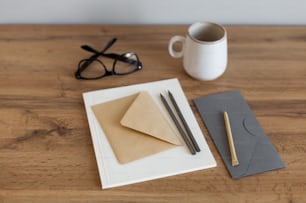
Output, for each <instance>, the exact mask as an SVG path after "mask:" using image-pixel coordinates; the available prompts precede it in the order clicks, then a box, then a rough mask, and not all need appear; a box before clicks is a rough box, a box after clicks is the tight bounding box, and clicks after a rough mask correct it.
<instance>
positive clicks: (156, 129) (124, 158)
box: [92, 91, 181, 164]
mask: <svg viewBox="0 0 306 203" xmlns="http://www.w3.org/2000/svg"><path fill="white" fill-rule="evenodd" d="M92 110H93V112H94V114H95V116H96V118H97V120H98V122H99V124H100V125H101V127H102V128H103V130H104V132H105V134H106V136H107V139H108V141H109V143H110V145H111V147H112V149H113V151H114V153H115V155H116V157H117V159H118V161H119V162H120V163H121V164H124V163H128V162H131V161H134V160H137V159H141V158H144V157H146V156H149V155H153V154H156V153H159V152H162V151H165V150H168V149H171V148H173V147H176V146H177V145H181V143H180V140H179V138H178V136H177V134H176V133H175V131H174V130H173V129H172V128H171V126H170V125H169V123H168V122H167V120H166V119H165V118H164V116H163V114H162V113H161V112H160V110H159V108H158V107H157V106H156V104H155V103H154V101H153V99H152V98H151V96H150V95H149V94H148V93H147V92H145V91H143V92H140V93H138V94H133V95H130V96H126V97H123V98H119V99H116V100H112V101H108V102H105V103H102V104H97V105H94V106H92Z"/></svg>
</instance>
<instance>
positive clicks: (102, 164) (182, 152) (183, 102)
mask: <svg viewBox="0 0 306 203" xmlns="http://www.w3.org/2000/svg"><path fill="white" fill-rule="evenodd" d="M168 90H170V91H171V92H172V93H173V95H174V96H175V98H176V100H177V103H178V105H179V107H180V109H181V111H182V113H183V115H184V117H185V119H186V121H187V123H188V125H189V127H190V129H191V131H192V132H193V134H194V137H195V139H196V141H197V142H198V144H199V146H200V149H201V152H200V153H197V154H196V155H192V154H191V153H190V152H189V150H188V148H187V146H186V145H184V144H183V142H182V145H177V146H175V147H171V148H170V149H167V150H165V151H162V152H159V153H155V154H152V155H150V156H145V157H144V158H140V159H137V160H133V161H131V162H127V163H122V162H121V163H120V162H119V161H118V159H117V157H116V155H115V153H114V151H113V148H112V147H111V145H110V143H109V139H108V138H107V136H106V134H105V129H103V128H102V127H101V126H103V125H100V124H99V121H98V119H97V117H96V116H95V114H94V111H93V106H95V105H98V104H102V103H106V102H110V101H113V100H117V99H120V98H124V97H127V96H130V95H133V94H137V93H139V92H144V91H145V92H148V93H149V94H150V96H151V97H152V99H153V101H154V102H155V103H156V105H157V107H158V108H159V110H160V112H161V113H162V114H163V115H164V117H165V119H166V121H167V122H168V123H169V124H170V125H171V126H172V128H173V129H174V130H176V127H175V125H174V123H173V122H172V120H171V117H170V116H169V115H168V113H167V111H166V109H165V108H164V106H163V104H162V102H161V100H160V93H166V92H167V91H168ZM83 98H84V102H85V108H86V113H87V117H88V122H89V127H90V131H91V135H92V140H93V145H94V150H95V154H96V159H97V163H98V168H99V173H100V178H101V182H102V189H105V188H111V187H117V186H122V185H127V184H132V183H137V182H142V181H147V180H152V179H157V178H162V177H167V176H172V175H176V174H182V173H186V172H191V171H195V170H201V169H206V168H210V167H215V166H216V162H215V160H214V158H213V156H212V154H211V152H210V150H209V148H208V145H207V143H206V141H205V139H204V136H203V134H202V131H201V129H200V127H199V125H198V123H197V121H196V119H195V117H194V115H193V113H192V110H191V108H190V106H189V104H188V101H187V99H186V97H185V95H184V92H183V90H182V88H181V86H180V84H179V82H178V80H177V79H170V80H163V81H157V82H151V83H144V84H138V85H131V86H125V87H118V88H111V89H105V90H98V91H92V92H87V93H84V94H83ZM101 116H102V117H103V115H101ZM105 119H107V118H105ZM176 133H177V134H178V135H179V133H178V132H176Z"/></svg>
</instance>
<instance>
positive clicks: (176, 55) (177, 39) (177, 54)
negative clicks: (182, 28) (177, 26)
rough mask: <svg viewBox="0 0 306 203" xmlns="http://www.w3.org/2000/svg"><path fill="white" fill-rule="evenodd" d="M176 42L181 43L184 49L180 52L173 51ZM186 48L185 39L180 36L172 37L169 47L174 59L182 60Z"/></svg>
mask: <svg viewBox="0 0 306 203" xmlns="http://www.w3.org/2000/svg"><path fill="white" fill-rule="evenodd" d="M176 42H179V43H181V44H182V49H181V50H180V51H175V50H174V49H173V45H174V43H176ZM184 46H185V37H183V36H179V35H176V36H173V37H171V39H170V41H169V46H168V51H169V54H170V55H171V56H172V57H173V58H181V57H182V56H183V55H184Z"/></svg>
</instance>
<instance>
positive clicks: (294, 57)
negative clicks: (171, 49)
mask: <svg viewBox="0 0 306 203" xmlns="http://www.w3.org/2000/svg"><path fill="white" fill-rule="evenodd" d="M226 28H227V30H228V38H229V64H228V69H227V71H226V72H225V74H224V75H223V76H222V77H221V78H219V79H217V80H215V81H210V82H203V81H197V80H194V79H192V78H190V77H189V76H188V75H186V74H185V72H184V70H183V68H182V62H181V60H179V59H173V58H171V57H170V56H169V54H168V51H167V46H168V40H169V38H170V37H171V36H173V35H175V34H181V35H184V33H185V30H186V29H187V26H10V25H7V26H6V25H5V26H0V98H1V99H0V113H1V116H0V202H5V203H6V202H103V201H104V202H295V203H296V202H306V193H305V191H306V27H247V26H226ZM113 36H116V37H117V38H118V41H117V42H116V44H115V45H114V46H113V47H112V48H111V51H112V52H117V53H122V52H126V51H135V52H137V53H138V55H139V57H140V59H141V61H142V62H143V64H144V68H143V70H142V71H139V72H136V73H133V74H131V75H127V76H122V77H119V76H118V77H108V78H104V79H101V80H95V81H79V80H76V79H75V78H74V71H75V69H76V66H77V64H78V62H79V60H81V59H83V58H86V57H88V56H89V53H88V52H85V51H83V50H81V49H80V45H82V44H89V45H91V46H93V47H95V48H97V49H101V48H102V47H103V46H104V44H105V43H106V42H107V41H108V40H109V39H110V38H111V37H113ZM174 77H176V78H178V79H179V81H180V82H181V85H182V88H183V90H184V92H185V94H186V96H187V98H188V100H189V103H190V105H191V107H192V109H193V112H194V114H195V115H196V117H197V120H198V122H199V124H200V127H201V129H202V131H203V133H204V135H205V139H206V140H207V142H208V144H209V146H210V149H211V150H212V152H213V154H214V157H215V159H216V161H217V167H216V168H212V169H208V170H201V171H197V172H192V173H187V174H183V175H177V176H172V177H168V178H163V179H158V180H152V181H147V182H143V183H137V184H133V185H128V186H123V187H118V188H113V189H108V190H103V191H102V190H101V184H103V183H101V182H100V179H99V174H98V168H97V164H96V160H95V154H94V150H93V145H92V140H91V136H90V132H89V127H88V123H87V118H86V114H85V109H84V105H83V100H82V93H83V92H86V91H91V90H97V89H104V88H111V87H119V86H124V85H131V84H136V83H143V82H149V81H157V80H162V79H168V78H174ZM230 90H240V91H241V93H242V94H243V95H244V97H245V99H246V100H247V101H248V103H249V105H250V106H251V108H252V110H253V112H254V113H255V115H256V117H257V119H258V121H259V122H260V123H261V125H262V127H263V128H264V129H265V132H266V133H267V134H268V135H269V138H270V139H271V141H272V143H273V144H274V146H275V147H276V149H277V151H278V152H279V154H280V156H281V157H282V159H283V160H284V162H285V163H286V168H285V169H282V170H277V171H272V172H267V173H264V174H259V175H255V176H250V177H246V178H242V179H239V180H233V179H232V178H231V177H230V176H229V174H228V172H227V170H226V168H225V166H224V164H223V162H222V160H221V157H220V155H219V153H218V152H217V150H216V147H215V145H214V143H213V142H212V139H211V137H210V136H209V134H208V132H207V130H206V128H205V126H204V124H203V122H202V121H201V119H200V117H199V114H198V112H197V111H196V109H195V106H194V104H193V103H192V99H194V98H197V97H200V96H203V95H208V94H212V93H219V92H224V91H230Z"/></svg>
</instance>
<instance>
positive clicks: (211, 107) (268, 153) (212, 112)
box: [193, 91, 285, 178]
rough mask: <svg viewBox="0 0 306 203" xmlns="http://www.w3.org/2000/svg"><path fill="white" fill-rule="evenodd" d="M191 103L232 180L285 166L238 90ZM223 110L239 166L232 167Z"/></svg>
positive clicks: (204, 97) (205, 97)
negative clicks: (195, 108)
mask: <svg viewBox="0 0 306 203" xmlns="http://www.w3.org/2000/svg"><path fill="white" fill-rule="evenodd" d="M193 101H194V103H195V105H196V107H197V109H198V111H199V113H200V115H201V117H202V119H203V121H204V123H205V125H206V127H207V129H208V131H209V133H210V135H211V137H212V139H213V141H214V143H215V145H216V146H217V149H218V151H219V153H220V154H221V157H222V159H223V161H224V163H225V165H226V167H227V169H228V171H229V173H230V174H231V176H232V177H233V178H241V177H244V176H249V175H254V174H258V173H262V172H266V171H271V170H275V169H280V168H283V167H284V166H285V165H284V162H283V161H282V159H281V158H280V156H279V154H278V153H277V151H276V149H275V148H274V146H273V145H272V143H271V141H270V140H269V138H268V136H267V135H266V134H265V132H264V130H263V129H262V128H261V126H260V124H259V123H258V121H257V120H256V118H255V116H254V114H253V112H252V111H251V109H250V107H249V106H248V104H247V103H246V101H245V100H244V98H243V97H242V95H241V94H240V92H239V91H232V92H226V93H221V94H215V95H209V96H203V97H200V98H197V99H194V100H193ZM224 111H227V113H228V116H229V120H230V125H231V129H232V135H233V140H234V144H235V149H236V154H237V158H238V161H239V165H238V166H232V164H231V154H230V150H229V144H228V139H227V134H226V129H225V123H224V117H223V112H224Z"/></svg>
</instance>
